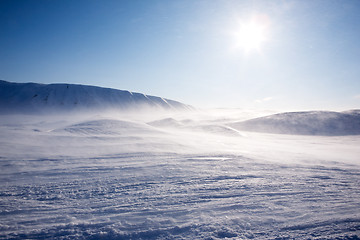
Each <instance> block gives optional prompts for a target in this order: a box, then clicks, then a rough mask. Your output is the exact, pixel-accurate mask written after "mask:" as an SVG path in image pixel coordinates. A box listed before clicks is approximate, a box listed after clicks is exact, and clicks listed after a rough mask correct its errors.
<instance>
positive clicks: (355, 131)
mask: <svg viewBox="0 0 360 240" xmlns="http://www.w3.org/2000/svg"><path fill="white" fill-rule="evenodd" d="M230 126H232V127H234V128H236V129H238V130H245V131H255V132H268V133H281V134H301V135H323V136H342V135H359V134H360V114H359V110H352V111H346V112H326V111H309V112H289V113H279V114H275V115H270V116H265V117H260V118H256V119H250V120H247V121H242V122H235V123H231V124H230Z"/></svg>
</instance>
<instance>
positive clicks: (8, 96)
mask: <svg viewBox="0 0 360 240" xmlns="http://www.w3.org/2000/svg"><path fill="white" fill-rule="evenodd" d="M143 107H151V108H156V109H163V110H185V109H192V107H190V106H188V105H185V104H182V103H180V102H177V101H173V100H169V99H164V98H161V97H155V96H148V95H145V94H142V93H135V92H129V91H123V90H117V89H111V88H102V87H95V86H86V85H76V84H38V83H13V82H7V81H2V80H0V113H38V112H42V113H46V112H54V111H55V112H58V111H77V110H90V111H91V110H106V109H118V110H129V109H130V110H131V109H135V110H136V109H140V108H143Z"/></svg>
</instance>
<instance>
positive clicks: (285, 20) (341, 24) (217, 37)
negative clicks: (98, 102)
mask: <svg viewBox="0 0 360 240" xmlns="http://www.w3.org/2000/svg"><path fill="white" fill-rule="evenodd" d="M254 18H256V19H260V20H259V22H260V23H261V24H262V25H261V27H262V29H266V31H264V32H263V35H264V36H265V37H264V40H263V41H261V44H259V46H258V47H257V48H256V49H254V48H253V49H250V50H249V49H246V48H244V46H239V44H238V43H239V42H240V41H241V39H239V37H238V35H239V34H238V32H239V29H240V28H241V26H242V25H244V24H246V23H248V22H249V21H250V20H251V19H254ZM236 36H237V37H236ZM254 41H255V40H254ZM240 45H241V44H240ZM359 76H360V1H357V0H354V1H351V0H348V1H342V0H338V1H333V0H314V1H286V0H281V1H280V0H279V1H255V0H252V1H241V0H233V1H231V0H188V1H187V0H181V1H180V0H172V1H169V0H148V1H145V0H142V1H136V0H129V1H121V0H114V1H110V0H103V1H100V0H96V1H95V0H86V1H85V0H84V1H79V0H74V1H73V0H52V1H50V0H36V1H32V0H26V1H25V0H9V1H7V0H0V79H3V80H8V81H13V82H39V83H60V82H61V83H79V84H89V85H97V86H103V87H111V88H117V89H126V90H130V91H135V92H142V93H146V94H149V95H157V96H162V97H166V98H170V99H175V100H179V101H182V102H185V103H188V104H191V105H194V106H197V107H232V108H233V107H239V108H259V109H279V110H311V109H329V110H346V109H352V108H360V78H359Z"/></svg>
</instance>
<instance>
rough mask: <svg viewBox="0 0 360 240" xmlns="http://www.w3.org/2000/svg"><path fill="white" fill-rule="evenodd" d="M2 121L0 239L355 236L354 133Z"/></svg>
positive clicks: (193, 118) (357, 172)
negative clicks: (328, 134) (329, 134)
mask: <svg viewBox="0 0 360 240" xmlns="http://www.w3.org/2000/svg"><path fill="white" fill-rule="evenodd" d="M205 115H206V114H198V115H196V114H194V113H192V115H191V114H189V113H187V114H180V113H174V114H171V115H169V114H167V115H166V114H162V115H161V114H154V113H152V114H146V115H134V114H130V115H114V114H112V115H110V114H105V115H95V116H94V115H88V116H82V115H78V116H77V117H75V116H47V117H46V116H26V115H15V116H14V115H3V116H2V118H1V124H0V168H1V175H0V206H1V208H0V214H1V218H0V239H359V238H360V211H359V209H360V148H359V146H360V136H337V137H326V136H296V135H276V134H265V133H264V134H263V133H250V132H240V131H237V130H236V129H233V128H231V127H229V126H228V125H227V124H226V123H227V122H228V121H229V119H227V118H224V116H221V117H220V116H215V115H206V116H205Z"/></svg>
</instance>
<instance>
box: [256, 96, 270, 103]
mask: <svg viewBox="0 0 360 240" xmlns="http://www.w3.org/2000/svg"><path fill="white" fill-rule="evenodd" d="M273 99H274V98H273V97H266V98H262V99H257V100H255V102H256V103H264V102H268V101H271V100H273Z"/></svg>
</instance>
